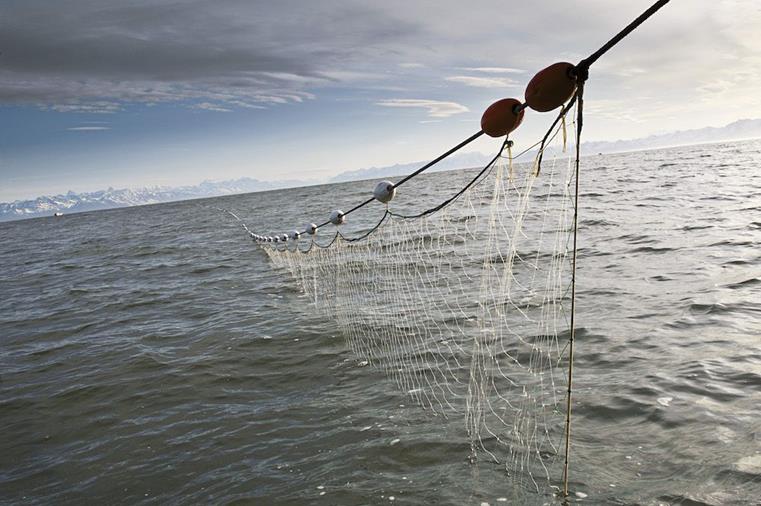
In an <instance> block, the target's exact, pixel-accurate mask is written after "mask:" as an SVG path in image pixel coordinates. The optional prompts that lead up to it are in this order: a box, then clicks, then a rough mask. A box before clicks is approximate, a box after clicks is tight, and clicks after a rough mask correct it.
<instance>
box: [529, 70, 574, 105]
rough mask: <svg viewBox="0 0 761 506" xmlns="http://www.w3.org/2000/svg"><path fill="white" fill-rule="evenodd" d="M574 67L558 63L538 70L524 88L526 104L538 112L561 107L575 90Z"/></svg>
mask: <svg viewBox="0 0 761 506" xmlns="http://www.w3.org/2000/svg"><path fill="white" fill-rule="evenodd" d="M574 68H575V67H574V65H573V64H571V63H567V62H560V63H555V64H552V65H550V66H549V67H547V68H546V69H544V70H540V71H539V72H537V74H536V75H535V76H534V77H533V78H532V79H531V81H529V83H528V86H526V104H527V105H528V106H529V107H531V108H532V109H533V110H535V111H538V112H547V111H551V110H553V109H556V108H558V107H560V106H561V105H563V104H564V103H565V102H566V101H567V100H568V99H569V98H571V96H572V95H573V92H574V91H575V90H576V78H575V76H574V75H573V70H574Z"/></svg>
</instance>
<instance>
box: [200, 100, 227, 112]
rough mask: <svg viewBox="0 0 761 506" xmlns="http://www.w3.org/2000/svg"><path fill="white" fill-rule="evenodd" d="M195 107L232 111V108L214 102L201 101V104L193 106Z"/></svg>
mask: <svg viewBox="0 0 761 506" xmlns="http://www.w3.org/2000/svg"><path fill="white" fill-rule="evenodd" d="M193 108H194V109H203V110H204V111H213V112H232V110H231V109H227V108H225V107H222V106H221V105H217V104H212V103H211V102H201V103H200V104H196V105H195V106H193Z"/></svg>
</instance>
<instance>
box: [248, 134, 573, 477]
mask: <svg viewBox="0 0 761 506" xmlns="http://www.w3.org/2000/svg"><path fill="white" fill-rule="evenodd" d="M562 129H563V124H560V125H558V126H557V127H556V129H555V132H554V134H555V136H557V134H558V133H559V132H560V131H562ZM544 165H545V166H544V169H543V171H542V173H541V175H537V170H536V169H537V167H536V164H519V165H516V166H515V167H513V166H512V160H511V159H510V157H509V156H504V155H503V156H500V157H499V158H498V159H496V160H495V162H494V163H492V164H490V165H489V166H488V167H487V168H486V169H485V170H484V171H482V173H480V174H479V175H478V177H477V179H475V180H474V182H473V184H472V185H471V186H469V187H468V188H467V189H466V190H465V191H463V192H462V193H461V194H459V195H458V196H457V198H455V199H454V200H453V201H452V202H450V203H449V204H448V205H446V206H444V207H442V208H441V209H439V210H437V211H436V212H432V213H428V214H423V215H422V216H421V215H420V214H421V213H420V212H415V211H418V209H416V207H415V206H416V204H414V203H412V204H408V205H407V206H405V203H404V199H403V197H402V196H401V195H400V196H399V197H397V200H396V201H392V202H390V203H389V205H388V207H387V208H386V209H385V210H384V212H383V213H382V217H381V218H380V220H379V222H378V223H376V224H368V225H366V226H365V227H364V228H359V230H357V231H356V232H355V234H350V233H349V232H348V231H347V232H344V231H343V228H344V227H347V225H340V226H339V227H338V230H337V231H336V232H333V233H330V231H329V230H326V229H321V230H320V231H319V232H317V233H316V234H314V235H311V234H308V235H305V236H301V238H300V239H299V240H297V241H296V240H291V241H287V242H278V243H277V244H276V245H275V243H267V245H264V246H263V249H264V251H265V252H266V253H267V255H268V256H269V258H270V259H271V261H272V263H273V264H274V265H275V266H277V267H281V268H284V269H286V270H287V271H289V272H290V273H291V274H292V275H293V277H294V278H295V279H296V280H298V282H299V284H300V286H301V287H302V288H303V290H304V292H305V293H306V294H307V295H308V297H309V299H310V300H311V301H312V302H313V303H314V305H315V306H316V307H317V308H318V309H319V310H320V311H321V312H322V313H323V314H324V315H325V316H327V317H330V318H331V319H334V320H335V321H336V322H338V324H339V325H340V327H341V328H342V330H343V332H344V334H345V336H346V340H347V343H348V345H349V347H350V348H351V350H352V351H353V352H354V353H355V354H356V355H357V356H358V357H360V359H362V360H367V361H368V362H369V363H370V364H372V365H374V366H376V367H378V368H380V369H382V370H383V371H384V372H385V374H386V375H388V377H389V378H391V379H392V380H393V381H394V382H395V383H396V385H397V387H398V388H399V389H400V390H401V391H402V392H405V393H406V394H408V395H409V396H411V397H412V398H413V399H414V400H415V401H417V402H418V403H419V404H420V405H422V406H423V407H425V408H427V409H428V410H430V411H431V412H432V413H433V414H436V415H441V416H445V417H455V416H456V417H460V418H461V419H462V421H463V424H464V427H465V428H466V431H467V435H468V437H469V438H470V441H471V448H472V457H474V458H476V457H477V456H479V455H483V456H485V457H486V458H488V459H489V460H492V461H497V462H500V463H501V464H504V466H505V468H506V469H507V471H508V474H509V475H510V476H512V477H514V478H515V479H516V480H519V481H525V482H526V483H528V484H529V485H530V486H531V487H532V488H535V489H538V488H539V487H540V485H539V483H540V482H542V481H544V482H547V481H551V480H552V477H555V479H557V478H556V477H557V476H559V472H558V471H557V470H555V471H551V469H552V468H553V467H557V466H558V460H557V459H556V456H557V455H558V453H559V451H560V449H561V448H562V438H563V420H564V410H563V405H562V401H563V399H564V398H565V391H566V379H565V374H564V371H565V366H566V365H567V364H565V363H564V361H563V358H564V356H565V352H566V351H567V348H566V347H565V345H566V343H567V340H568V334H569V319H568V303H569V297H570V292H569V286H570V268H569V267H570V266H569V257H568V251H569V247H570V245H569V238H570V232H571V227H572V222H571V218H572V214H573V212H572V206H573V199H572V195H571V191H572V184H571V183H572V179H573V166H572V163H571V160H570V159H568V158H563V159H561V160H557V159H556V160H553V161H552V162H549V163H547V162H546V163H545V164H544ZM446 176H449V174H447V175H446ZM446 176H445V175H444V174H441V173H439V174H437V175H435V176H429V178H433V177H437V178H441V177H446ZM463 176H465V177H466V178H467V177H468V176H469V175H468V174H463ZM399 193H400V194H402V193H403V194H405V195H416V194H418V193H419V192H418V191H417V188H416V187H415V186H413V185H412V184H411V185H410V186H409V187H408V188H405V190H404V191H403V192H402V191H400V192H399ZM409 200H411V199H409ZM397 203H398V206H397V205H396V204H397ZM417 205H418V206H419V204H417ZM399 208H402V209H403V210H402V209H399ZM409 208H411V209H409ZM376 210H377V209H376ZM368 214H369V213H368ZM366 223H367V221H366ZM376 226H377V228H376ZM368 228H369V229H373V230H374V232H373V233H372V234H367V230H366V229H368ZM357 237H361V238H362V239H361V240H354V239H356V238H357Z"/></svg>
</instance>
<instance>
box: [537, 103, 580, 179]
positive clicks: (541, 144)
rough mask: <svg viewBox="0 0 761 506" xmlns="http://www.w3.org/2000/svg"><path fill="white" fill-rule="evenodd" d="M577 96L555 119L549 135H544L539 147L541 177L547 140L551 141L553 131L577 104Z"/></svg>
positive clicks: (538, 166)
mask: <svg viewBox="0 0 761 506" xmlns="http://www.w3.org/2000/svg"><path fill="white" fill-rule="evenodd" d="M576 96H577V95H576V94H574V95H573V98H572V99H571V100H569V101H568V103H567V104H566V105H565V107H563V108H562V109H561V110H560V114H558V117H557V118H555V121H553V122H552V125H551V126H550V128H549V129H548V130H547V133H545V134H544V137H543V138H542V141H541V142H540V147H539V157H538V158H537V160H536V175H537V176H538V175H539V172H540V170H541V169H542V160H543V159H544V147H545V145H546V144H547V139H549V137H550V134H551V133H552V130H553V129H554V128H555V126H557V124H558V123H559V122H560V120H561V119H563V118H564V117H565V115H566V114H568V111H569V109H571V107H573V104H574V103H575V102H576Z"/></svg>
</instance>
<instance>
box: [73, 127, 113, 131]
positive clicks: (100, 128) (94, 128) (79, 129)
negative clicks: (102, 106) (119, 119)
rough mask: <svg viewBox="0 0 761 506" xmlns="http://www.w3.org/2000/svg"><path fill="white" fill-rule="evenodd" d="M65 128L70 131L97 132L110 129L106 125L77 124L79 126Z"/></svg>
mask: <svg viewBox="0 0 761 506" xmlns="http://www.w3.org/2000/svg"><path fill="white" fill-rule="evenodd" d="M66 130H68V131H70V132H99V131H101V130H111V127H106V126H79V127H71V128H67V129H66Z"/></svg>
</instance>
